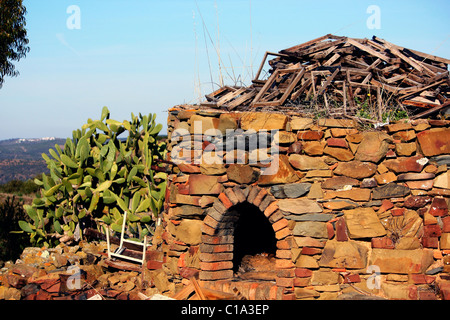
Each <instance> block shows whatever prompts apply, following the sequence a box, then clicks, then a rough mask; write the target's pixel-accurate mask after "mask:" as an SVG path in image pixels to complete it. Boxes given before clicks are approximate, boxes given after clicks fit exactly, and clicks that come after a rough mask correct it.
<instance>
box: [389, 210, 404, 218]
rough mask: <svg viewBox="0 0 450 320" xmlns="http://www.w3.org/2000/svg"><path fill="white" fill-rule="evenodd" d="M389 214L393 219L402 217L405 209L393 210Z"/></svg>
mask: <svg viewBox="0 0 450 320" xmlns="http://www.w3.org/2000/svg"><path fill="white" fill-rule="evenodd" d="M391 214H392V215H393V216H394V217H398V216H403V215H404V214H405V208H395V209H392V210H391Z"/></svg>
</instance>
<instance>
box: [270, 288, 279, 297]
mask: <svg viewBox="0 0 450 320" xmlns="http://www.w3.org/2000/svg"><path fill="white" fill-rule="evenodd" d="M277 293H278V286H277V285H273V286H271V287H270V291H269V300H277Z"/></svg>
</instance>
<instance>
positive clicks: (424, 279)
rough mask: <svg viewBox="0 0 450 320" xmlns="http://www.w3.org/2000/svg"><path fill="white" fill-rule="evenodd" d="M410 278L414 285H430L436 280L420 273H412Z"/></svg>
mask: <svg viewBox="0 0 450 320" xmlns="http://www.w3.org/2000/svg"><path fill="white" fill-rule="evenodd" d="M410 276H411V280H412V281H413V282H414V284H430V283H432V282H434V280H435V279H436V277H433V276H429V275H426V274H420V273H412V274H411V275H410Z"/></svg>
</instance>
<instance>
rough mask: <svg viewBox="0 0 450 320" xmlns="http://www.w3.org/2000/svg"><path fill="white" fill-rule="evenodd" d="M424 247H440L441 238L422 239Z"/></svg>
mask: <svg viewBox="0 0 450 320" xmlns="http://www.w3.org/2000/svg"><path fill="white" fill-rule="evenodd" d="M422 245H423V246H424V247H425V248H435V249H437V248H438V247H439V238H438V237H426V236H424V237H423V238H422Z"/></svg>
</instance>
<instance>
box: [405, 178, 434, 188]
mask: <svg viewBox="0 0 450 320" xmlns="http://www.w3.org/2000/svg"><path fill="white" fill-rule="evenodd" d="M433 183H434V181H433V180H418V181H406V185H407V186H408V188H410V189H416V190H417V189H418V190H431V189H432V188H433Z"/></svg>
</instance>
